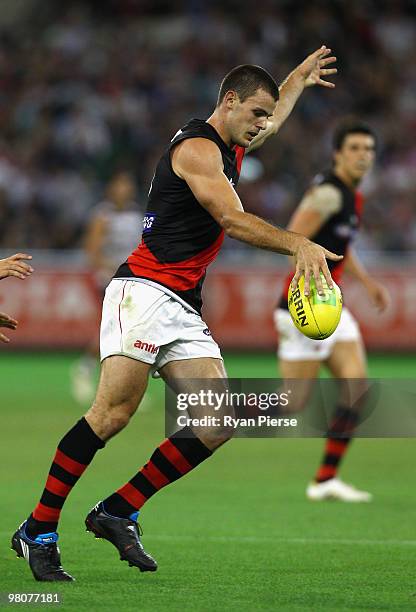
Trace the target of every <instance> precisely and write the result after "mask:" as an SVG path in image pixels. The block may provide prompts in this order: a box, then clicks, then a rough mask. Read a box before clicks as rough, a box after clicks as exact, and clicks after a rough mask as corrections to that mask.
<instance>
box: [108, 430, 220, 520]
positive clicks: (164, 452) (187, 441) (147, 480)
mask: <svg viewBox="0 0 416 612" xmlns="http://www.w3.org/2000/svg"><path fill="white" fill-rule="evenodd" d="M211 455H212V451H210V450H209V449H208V448H207V447H206V446H205V444H203V443H202V442H201V440H199V438H197V437H196V436H195V435H194V434H193V433H192V430H191V429H190V428H188V427H186V428H184V429H181V430H180V431H179V432H177V433H176V434H173V436H171V437H170V438H167V439H166V440H165V441H164V442H162V444H161V445H160V446H159V448H157V449H156V450H155V452H154V453H153V455H152V456H151V457H150V459H149V461H148V462H147V463H146V465H144V466H143V467H142V468H141V470H140V471H139V472H138V473H137V474H136V475H135V476H134V477H133V478H132V479H131V480H129V482H128V483H127V484H125V485H124V486H123V487H121V488H120V489H118V490H117V491H116V492H115V493H113V494H112V495H110V496H109V497H107V499H105V500H104V502H103V504H104V508H105V510H106V512H108V513H109V514H112V515H113V516H120V517H127V516H130V515H131V514H133V513H134V512H136V511H137V510H139V509H140V508H141V507H142V506H143V504H144V503H145V502H146V501H147V500H148V499H149V497H151V496H152V495H154V494H155V493H157V491H159V490H160V489H162V488H163V487H165V486H166V485H168V484H170V483H171V482H174V481H175V480H178V479H179V478H181V477H182V476H184V475H185V474H187V473H188V472H190V471H191V470H193V469H194V468H195V467H196V466H197V465H199V464H200V463H202V462H203V461H205V459H208V457H210V456H211Z"/></svg>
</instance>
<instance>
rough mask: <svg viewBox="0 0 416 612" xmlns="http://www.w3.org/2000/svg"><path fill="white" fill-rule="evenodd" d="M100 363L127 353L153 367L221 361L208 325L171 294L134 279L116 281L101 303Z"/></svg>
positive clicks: (218, 349)
mask: <svg viewBox="0 0 416 612" xmlns="http://www.w3.org/2000/svg"><path fill="white" fill-rule="evenodd" d="M100 353H101V361H102V360H103V359H106V357H109V356H110V355H126V356H127V357H131V358H132V359H138V360H139V361H144V362H145V363H148V364H151V365H153V366H154V367H153V368H152V371H153V372H154V371H156V370H158V369H160V368H162V367H163V366H164V365H166V364H167V363H169V362H170V361H178V360H182V359H195V358H200V357H213V358H215V359H222V356H221V351H220V348H219V346H218V344H217V343H216V342H215V341H214V339H213V338H212V337H211V332H210V331H209V329H208V327H207V325H206V323H204V321H203V320H202V319H201V317H200V316H199V315H198V314H197V313H196V312H192V311H191V310H188V309H187V308H185V307H184V306H183V305H182V304H181V303H180V302H178V301H177V300H175V299H173V298H172V297H171V296H170V295H168V294H167V293H165V292H164V291H162V290H161V289H158V288H156V287H155V286H150V285H147V284H145V283H143V282H140V281H136V280H123V279H113V280H112V281H111V282H110V284H109V285H108V287H107V289H106V292H105V296H104V302H103V310H102V319H101V330H100Z"/></svg>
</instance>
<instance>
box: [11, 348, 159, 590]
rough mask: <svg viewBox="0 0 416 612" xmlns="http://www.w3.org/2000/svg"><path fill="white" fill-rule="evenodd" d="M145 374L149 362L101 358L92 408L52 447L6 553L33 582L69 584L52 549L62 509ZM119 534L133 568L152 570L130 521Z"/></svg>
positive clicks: (136, 396)
mask: <svg viewBox="0 0 416 612" xmlns="http://www.w3.org/2000/svg"><path fill="white" fill-rule="evenodd" d="M149 370H150V365H149V364H146V363H143V362H141V361H137V360H133V359H130V358H128V357H121V356H113V357H109V358H108V359H106V360H105V361H104V362H103V366H102V371H101V378H100V383H99V387H98V391H97V396H96V399H95V401H94V404H93V406H92V408H91V409H90V410H89V411H88V412H87V414H86V415H85V417H83V418H82V419H81V420H80V421H78V423H76V424H75V426H74V427H73V428H72V429H71V430H70V431H69V432H68V433H67V434H66V435H65V436H64V437H63V438H62V440H61V441H60V443H59V444H58V448H57V450H56V453H55V456H54V459H53V462H52V465H51V468H50V471H49V474H48V478H47V481H46V485H45V489H44V491H43V493H42V497H41V499H40V502H39V503H38V505H37V506H36V508H35V510H34V511H33V512H32V514H31V515H30V516H29V518H28V519H27V520H26V521H25V522H24V523H23V524H22V525H21V526H20V527H19V529H18V530H17V531H16V533H15V534H14V535H13V537H12V549H13V550H15V551H16V553H17V556H18V557H24V558H25V559H26V560H27V561H28V562H29V565H30V568H31V570H32V573H33V576H34V577H35V578H36V580H39V581H45V582H49V581H58V580H60V581H71V580H73V578H72V576H70V575H69V574H68V573H67V572H65V571H64V570H63V568H62V566H61V562H60V553H59V548H58V546H57V540H58V533H57V527H58V521H59V517H60V513H61V510H62V507H63V505H64V503H65V500H66V499H67V497H68V495H69V493H70V491H71V489H72V488H73V486H74V485H75V484H76V482H77V481H78V479H79V478H80V476H81V475H82V474H83V472H84V471H85V470H86V468H87V467H88V465H89V464H90V463H91V461H92V459H93V457H94V455H95V453H96V452H97V451H98V450H99V449H100V448H103V447H104V444H105V441H106V440H108V439H109V438H111V437H112V436H114V435H115V434H117V433H118V432H119V431H120V430H121V429H123V427H125V426H126V425H127V423H128V422H129V420H130V417H131V416H132V415H133V414H134V412H135V411H136V409H137V406H138V404H139V402H140V400H141V398H142V397H143V394H144V392H145V389H146V386H147V379H148V374H149ZM132 527H134V533H133V529H132ZM122 531H123V532H124V533H125V534H128V535H129V537H130V540H129V542H130V544H133V545H134V546H135V547H136V550H137V555H136V561H137V564H138V565H139V564H140V563H141V564H142V569H143V570H145V569H155V567H156V563H155V562H154V560H153V559H152V558H151V557H150V555H147V553H145V551H144V550H143V547H142V546H141V543H140V538H139V536H138V534H137V526H136V523H135V521H134V520H133V521H132V525H130V524H127V522H126V524H125V525H123V530H122ZM130 534H133V536H131V535H130ZM110 537H111V536H109V537H108V538H107V539H110ZM132 537H133V541H132Z"/></svg>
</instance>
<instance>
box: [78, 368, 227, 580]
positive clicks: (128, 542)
mask: <svg viewBox="0 0 416 612" xmlns="http://www.w3.org/2000/svg"><path fill="white" fill-rule="evenodd" d="M160 374H161V376H162V377H163V378H164V380H165V381H166V382H167V383H168V384H170V385H171V386H172V387H174V389H175V391H176V392H177V393H180V392H189V391H190V389H189V384H191V386H192V383H189V380H190V379H225V378H226V374H225V370H224V366H223V362H222V360H221V359H212V358H198V359H188V360H178V361H172V362H169V363H167V364H166V365H165V366H164V367H163V368H161V370H160ZM217 384H218V385H222V390H224V389H225V383H222V382H219V383H217ZM192 390H195V388H194V387H192ZM193 410H194V413H195V415H197V414H198V409H197V408H194V409H193ZM203 411H204V412H203V414H204V415H205V414H209V408H207V407H204V408H203ZM213 414H214V413H213ZM215 414H216V416H218V412H217V413H215ZM190 416H193V415H192V414H190ZM198 416H201V414H198ZM231 435H232V432H231V431H230V429H228V428H224V427H211V428H207V427H205V428H201V429H200V430H191V429H190V428H189V427H185V428H184V429H182V430H180V431H179V432H177V433H175V434H173V435H172V436H170V437H169V438H167V439H166V440H164V441H163V442H162V443H161V444H160V445H159V446H158V447H157V448H156V449H155V451H154V452H153V454H152V456H151V457H150V459H149V461H148V462H147V463H146V464H145V465H144V466H143V467H142V468H141V469H140V470H139V471H138V472H137V473H136V474H134V476H133V477H132V478H131V479H130V480H129V481H128V482H127V483H126V484H125V485H123V486H122V487H121V488H119V489H118V490H117V491H115V492H114V493H113V494H112V495H110V496H109V497H107V498H106V499H104V500H103V501H101V502H98V504H97V505H96V506H95V507H94V508H93V509H92V510H91V512H90V513H89V514H88V516H87V518H86V520H85V524H86V527H87V530H88V531H92V532H93V533H94V534H95V536H96V537H99V538H105V539H106V540H108V541H109V542H111V543H112V544H113V545H114V546H115V547H116V548H117V549H118V551H119V553H120V558H121V559H122V560H125V561H128V563H129V565H132V566H137V567H139V569H140V570H141V571H146V570H150V571H152V570H156V567H157V566H156V563H155V562H154V561H153V559H152V558H151V557H149V556H148V555H146V553H144V551H143V549H142V546H141V543H140V540H139V536H138V533H137V529H136V519H137V515H138V513H139V511H140V509H141V508H142V506H143V505H144V504H145V503H146V501H147V500H148V499H149V498H150V497H152V496H153V495H154V494H155V493H157V492H158V491H160V489H162V488H163V487H165V486H166V485H168V484H170V483H172V482H174V481H176V480H178V479H179V478H181V477H182V476H184V475H185V474H187V473H188V472H190V471H191V470H193V469H194V468H196V467H197V466H198V465H199V464H200V463H202V462H203V461H205V459H208V458H209V457H210V456H211V455H212V452H213V451H214V450H215V449H216V448H218V447H219V446H220V445H221V444H223V443H224V442H225V441H227V440H228V439H229V438H230V437H231ZM146 557H147V558H146Z"/></svg>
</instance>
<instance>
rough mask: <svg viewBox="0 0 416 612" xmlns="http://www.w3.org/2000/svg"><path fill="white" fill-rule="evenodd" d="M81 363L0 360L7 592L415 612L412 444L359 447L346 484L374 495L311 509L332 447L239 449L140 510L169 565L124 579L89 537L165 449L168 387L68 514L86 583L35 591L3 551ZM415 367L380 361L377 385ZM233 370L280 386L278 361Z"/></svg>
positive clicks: (261, 358) (374, 366)
mask: <svg viewBox="0 0 416 612" xmlns="http://www.w3.org/2000/svg"><path fill="white" fill-rule="evenodd" d="M72 359H73V356H71V355H60V354H53V355H50V354H39V355H26V354H19V353H10V352H2V354H1V356H0V384H1V386H0V389H1V403H2V421H1V464H2V476H1V491H2V493H1V516H2V521H1V524H0V540H1V546H0V592H2V593H3V594H4V593H9V592H26V593H30V592H45V593H47V592H49V593H52V592H59V593H60V595H61V597H62V599H63V605H61V606H60V607H59V608H58V609H60V610H74V611H77V612H78V611H84V610H85V611H86V610H88V611H93V612H95V610H100V611H110V610H120V611H123V612H124V611H130V610H131V611H133V610H135V611H136V610H139V611H149V612H150V611H152V612H155V611H157V612H158V611H165V610H168V609H169V610H193V611H197V612H199V611H216V610H218V611H223V610H226V611H228V610H232V611H234V610H235V611H237V610H239V611H242V610H243V611H249V610H283V611H285V610H305V611H318V610H330V611H336V612H338V611H341V610H414V609H416V583H415V557H416V534H415V520H414V509H415V505H416V490H415V459H414V457H415V440H414V439H400V440H390V439H384V440H363V439H360V440H356V441H355V442H354V444H353V446H352V448H351V453H350V455H349V456H347V458H346V462H345V466H344V469H343V470H342V475H343V476H344V477H345V479H346V480H347V481H351V482H353V483H354V484H355V485H357V486H359V487H363V488H365V489H367V488H368V490H370V491H371V492H372V493H373V494H374V497H375V500H374V502H373V503H372V504H368V505H355V506H354V505H345V504H344V505H342V504H339V503H324V504H319V503H318V504H317V503H311V502H308V501H307V500H306V499H305V496H304V492H305V486H306V483H307V482H308V480H309V479H310V478H311V477H312V476H313V473H314V471H315V468H316V466H317V464H318V462H319V458H320V455H321V452H322V446H323V441H322V440H301V439H292V440H279V439H263V440H262V439H236V440H233V441H231V442H230V443H229V444H227V445H226V446H224V447H223V448H222V449H220V450H219V451H218V452H217V453H216V454H215V455H214V457H213V458H212V459H211V460H209V461H207V462H205V463H204V464H203V465H201V466H200V467H199V468H198V469H196V470H195V471H194V472H192V473H191V474H189V475H188V476H186V477H185V478H183V479H182V480H181V481H179V482H178V483H176V484H174V485H173V486H170V487H167V488H166V489H164V490H163V491H162V492H160V493H159V494H158V495H156V496H155V497H154V498H153V499H152V500H151V501H150V502H149V503H148V505H146V506H145V508H144V510H143V512H142V515H141V523H142V526H143V528H144V537H143V542H144V545H145V547H146V548H147V549H148V550H149V552H151V553H152V554H154V556H155V557H156V558H157V560H158V562H159V570H158V572H156V573H155V574H140V573H139V572H138V571H137V570H136V569H134V568H129V567H128V566H127V564H126V563H121V562H120V561H119V560H118V556H117V553H116V551H115V549H114V548H113V547H112V546H111V545H110V544H109V543H107V542H103V541H98V540H95V539H94V538H93V536H92V535H91V534H89V533H88V534H87V533H86V532H85V529H84V526H83V520H84V517H85V514H86V513H87V511H88V510H89V508H90V507H91V506H93V505H94V504H95V503H96V502H97V501H98V500H99V499H102V498H103V496H106V495H107V494H109V493H111V492H112V491H113V490H114V489H115V488H117V487H118V486H120V485H121V484H123V483H124V482H125V481H126V480H128V479H129V478H131V476H132V475H133V474H134V473H135V471H136V470H137V468H139V467H140V466H141V465H142V464H143V463H144V462H145V461H146V460H147V459H148V457H149V456H150V454H151V452H152V451H153V449H154V447H155V446H156V445H157V444H159V443H160V441H161V439H162V436H163V385H162V383H161V382H160V381H153V382H152V386H151V390H150V397H151V399H150V400H149V401H148V402H147V403H146V404H145V407H144V410H143V411H142V412H141V413H140V412H138V413H137V414H136V415H135V417H134V419H133V421H132V422H131V424H130V425H129V427H128V428H127V429H125V430H124V431H123V432H122V433H121V434H120V435H119V436H117V437H116V438H115V439H114V440H112V441H111V442H110V443H109V444H108V446H107V448H106V449H105V450H104V451H102V452H100V453H99V454H98V455H97V457H96V459H95V461H94V463H93V464H92V466H91V467H90V468H89V469H88V470H87V472H86V473H85V475H84V476H83V478H82V480H81V481H80V483H79V484H78V485H77V486H76V487H75V489H74V491H73V493H72V494H71V496H70V498H69V500H68V502H67V504H66V506H65V509H64V512H63V519H62V523H61V526H60V536H61V539H60V545H61V553H62V559H63V564H64V567H65V568H66V569H67V570H68V571H69V572H71V573H73V574H74V575H75V577H76V579H77V581H76V582H75V583H73V584H65V585H61V586H58V587H55V586H51V585H50V584H45V583H36V582H34V581H33V580H32V576H31V573H30V570H29V568H28V566H27V564H26V562H25V561H24V560H22V559H17V558H16V556H15V554H14V553H13V552H12V551H11V550H10V549H9V541H10V536H11V534H12V532H13V531H14V529H15V528H16V526H17V525H18V523H19V522H20V521H21V520H23V519H24V518H25V517H26V516H27V514H28V513H29V512H30V511H31V510H32V508H33V506H34V504H35V502H36V501H37V500H38V498H39V495H40V492H41V489H42V487H43V484H44V480H45V476H46V473H47V470H48V468H49V464H50V460H51V457H52V455H53V452H54V450H55V447H56V443H57V441H58V440H59V439H60V437H61V436H62V434H63V433H64V432H65V431H66V430H67V429H68V428H69V427H70V426H72V424H73V423H74V422H75V420H76V419H77V418H78V417H79V415H80V414H81V413H82V409H80V407H79V406H77V405H76V404H75V403H74V402H73V400H72V399H71V397H70V394H69V377H68V371H69V367H70V364H71V360H72ZM415 361H416V359H415V356H413V357H412V356H407V357H406V356H403V357H399V356H389V357H384V356H375V357H373V358H371V361H370V374H371V375H372V376H374V377H413V378H414V377H415V372H416V370H415V367H414V366H415ZM226 364H227V369H228V372H229V375H230V376H234V377H238V376H241V377H244V376H245V377H248V376H250V377H261V376H263V377H273V376H274V375H275V370H274V368H275V365H274V359H273V356H271V355H251V356H250V355H229V356H228V358H226ZM20 607H24V608H26V607H27V606H23V605H21V606H20ZM43 607H45V605H44V606H43ZM49 607H53V606H52V605H50V606H49Z"/></svg>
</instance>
